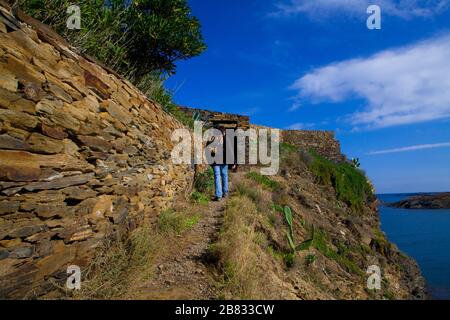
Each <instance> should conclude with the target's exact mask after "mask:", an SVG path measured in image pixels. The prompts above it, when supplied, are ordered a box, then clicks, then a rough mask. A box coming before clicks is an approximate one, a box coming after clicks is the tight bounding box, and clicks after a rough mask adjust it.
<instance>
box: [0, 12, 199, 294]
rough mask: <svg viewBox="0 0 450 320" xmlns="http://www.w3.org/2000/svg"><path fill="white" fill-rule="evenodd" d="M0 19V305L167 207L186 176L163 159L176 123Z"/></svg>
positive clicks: (97, 70)
mask: <svg viewBox="0 0 450 320" xmlns="http://www.w3.org/2000/svg"><path fill="white" fill-rule="evenodd" d="M0 9H1V11H0V18H1V19H0V57H1V58H0V298H12V297H14V298H23V297H32V296H35V295H39V294H41V293H42V292H45V291H47V290H48V289H49V288H50V287H51V284H50V283H51V279H52V278H55V279H58V278H64V277H66V276H67V275H66V268H67V266H68V265H69V264H76V265H80V266H83V265H86V263H87V262H88V261H89V260H90V259H91V257H92V256H93V254H94V252H95V248H96V247H97V246H98V245H99V244H100V243H101V241H102V240H103V239H104V238H105V237H107V236H108V235H110V234H113V232H114V231H115V230H117V229H119V228H125V229H132V228H134V227H135V226H136V225H138V224H139V223H141V221H142V220H143V219H144V217H148V216H151V215H155V214H157V212H159V211H160V210H161V208H164V207H166V206H168V205H170V204H171V203H172V202H173V200H174V198H175V196H176V195H177V194H179V193H182V191H184V190H185V189H186V188H187V187H188V186H189V184H190V183H191V179H192V175H193V172H192V171H191V169H190V168H188V167H183V166H177V167H176V168H174V166H173V165H172V162H171V161H170V150H171V149H172V142H171V141H170V135H171V133H172V131H173V130H174V129H176V128H180V127H181V124H180V123H179V122H178V121H176V120H174V119H173V118H172V117H171V116H169V115H168V114H166V113H165V112H164V111H163V110H162V109H161V107H160V106H159V105H157V104H155V103H153V102H151V101H148V100H147V98H146V97H145V96H144V95H143V94H141V93H140V92H139V91H138V90H137V89H136V88H134V87H133V86H132V85H131V84H130V83H129V82H128V81H126V80H124V79H122V78H120V77H119V76H117V75H115V74H113V73H111V72H109V71H107V70H106V69H104V68H102V67H100V66H99V65H98V64H96V63H93V62H92V61H90V60H89V59H87V58H85V57H82V56H80V55H78V54H77V53H75V52H74V51H73V50H72V49H71V48H70V47H68V46H67V44H66V43H65V42H64V40H62V39H61V38H59V37H58V35H56V34H54V33H52V32H51V31H50V30H48V29H47V28H45V27H43V26H41V25H40V24H39V23H37V22H35V21H33V20H32V19H31V18H27V17H25V18H24V19H25V20H26V21H27V22H28V23H29V24H33V25H34V26H33V27H31V26H30V25H29V24H26V23H23V22H21V21H19V20H18V19H16V18H14V17H13V16H12V15H11V14H10V13H9V12H8V10H7V9H6V8H5V7H0ZM24 19H22V20H24Z"/></svg>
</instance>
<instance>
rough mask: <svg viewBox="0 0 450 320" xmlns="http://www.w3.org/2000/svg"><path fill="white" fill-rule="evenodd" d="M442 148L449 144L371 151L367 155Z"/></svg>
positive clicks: (449, 143) (449, 144)
mask: <svg viewBox="0 0 450 320" xmlns="http://www.w3.org/2000/svg"><path fill="white" fill-rule="evenodd" d="M444 147H450V142H443V143H430V144H419V145H415V146H409V147H403V148H395V149H386V150H379V151H371V152H368V153H367V155H370V156H373V155H378V154H388V153H398V152H407V151H416V150H423V149H435V148H444Z"/></svg>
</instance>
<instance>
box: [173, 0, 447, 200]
mask: <svg viewBox="0 0 450 320" xmlns="http://www.w3.org/2000/svg"><path fill="white" fill-rule="evenodd" d="M189 3H190V6H191V8H192V12H193V14H194V15H195V16H197V17H198V18H199V19H200V21H201V23H202V28H203V34H204V37H205V40H206V43H207V45H208V50H207V51H206V52H205V53H204V54H202V55H201V56H199V57H196V58H193V59H190V60H187V61H184V62H180V63H178V69H177V73H176V75H174V76H173V77H171V78H170V79H169V80H168V81H167V87H168V88H169V89H172V90H174V91H175V92H176V94H175V101H176V102H177V103H179V104H181V105H186V106H191V107H196V108H205V109H211V110H216V111H224V112H235V113H243V114H248V115H250V116H251V120H252V122H253V123H257V124H261V125H267V126H272V127H278V128H298V129H311V130H316V129H318V130H334V131H336V135H337V138H338V139H339V140H340V141H341V145H342V149H343V152H344V153H345V154H346V155H347V156H348V157H349V158H352V157H359V158H360V161H361V164H362V167H363V169H364V170H365V171H366V173H367V174H368V176H369V177H370V178H371V180H372V181H373V182H374V184H375V186H376V188H377V191H378V192H380V193H391V192H420V191H450V0H402V1H394V0H380V1H375V0H374V1H369V0H314V1H306V0H279V1H261V0H243V1H239V2H237V1H209V0H190V1H189ZM370 4H377V5H379V6H380V8H381V12H382V13H381V14H382V25H381V27H382V28H381V30H369V29H368V28H367V26H366V20H367V18H368V16H369V14H367V13H366V9H367V7H368V6H369V5H370Z"/></svg>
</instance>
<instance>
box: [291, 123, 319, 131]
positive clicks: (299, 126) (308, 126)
mask: <svg viewBox="0 0 450 320" xmlns="http://www.w3.org/2000/svg"><path fill="white" fill-rule="evenodd" d="M314 127H315V124H314V123H301V122H297V123H293V124H291V125H290V126H288V127H286V129H287V130H306V129H312V128H314Z"/></svg>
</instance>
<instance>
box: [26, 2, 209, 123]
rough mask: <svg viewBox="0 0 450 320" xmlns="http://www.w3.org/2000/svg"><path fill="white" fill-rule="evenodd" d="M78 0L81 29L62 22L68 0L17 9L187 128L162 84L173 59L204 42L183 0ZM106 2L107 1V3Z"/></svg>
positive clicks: (198, 48) (196, 52) (197, 49)
mask: <svg viewBox="0 0 450 320" xmlns="http://www.w3.org/2000/svg"><path fill="white" fill-rule="evenodd" d="M126 2H127V1H124V0H110V1H105V0H79V1H76V2H75V4H77V5H78V6H79V7H80V12H81V30H70V29H68V28H67V26H66V22H67V19H68V17H69V16H68V15H67V14H65V12H66V10H67V8H68V7H69V6H70V5H72V4H74V2H73V1H71V0H19V6H20V8H21V9H22V10H23V11H25V12H26V13H27V14H29V15H31V16H32V17H34V18H36V19H37V20H39V21H41V22H43V23H45V24H47V25H50V26H51V27H52V28H53V29H55V30H56V31H57V32H58V33H59V34H60V35H62V36H63V37H65V38H66V39H67V40H68V41H69V42H70V43H71V44H72V45H73V46H75V47H76V48H77V49H78V50H79V51H80V52H82V53H86V54H89V55H91V56H93V57H95V58H96V59H97V60H99V61H100V62H102V63H103V64H104V65H106V66H108V67H110V68H111V69H113V70H115V71H117V72H118V73H120V74H121V75H123V76H124V77H126V78H127V79H128V80H130V81H131V82H132V83H133V84H134V85H135V86H136V87H137V88H139V89H140V90H141V91H142V92H143V93H144V94H145V95H147V97H148V98H149V99H151V100H153V101H155V102H157V103H159V104H160V105H161V106H162V107H163V108H164V110H165V111H166V112H169V113H171V114H172V115H173V116H174V117H175V118H177V119H178V120H179V121H180V122H181V123H183V124H184V125H185V126H187V127H191V128H192V127H193V120H192V119H190V117H187V116H186V115H185V114H184V113H183V112H181V111H180V110H179V109H178V108H177V107H176V105H175V104H174V102H173V93H172V92H171V91H169V90H167V89H165V87H164V82H165V80H166V78H167V77H168V76H169V75H171V74H173V73H174V72H175V62H176V61H179V60H185V59H188V58H191V57H194V56H197V55H199V54H201V53H202V52H203V51H204V50H205V49H206V45H205V43H204V41H203V38H202V35H201V31H200V29H201V27H200V23H199V21H198V19H197V18H195V17H193V16H192V15H191V10H190V8H189V6H188V4H187V1H186V0H170V1H168V0H139V1H128V4H129V5H125V3H126ZM106 3H108V4H107V5H106Z"/></svg>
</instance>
